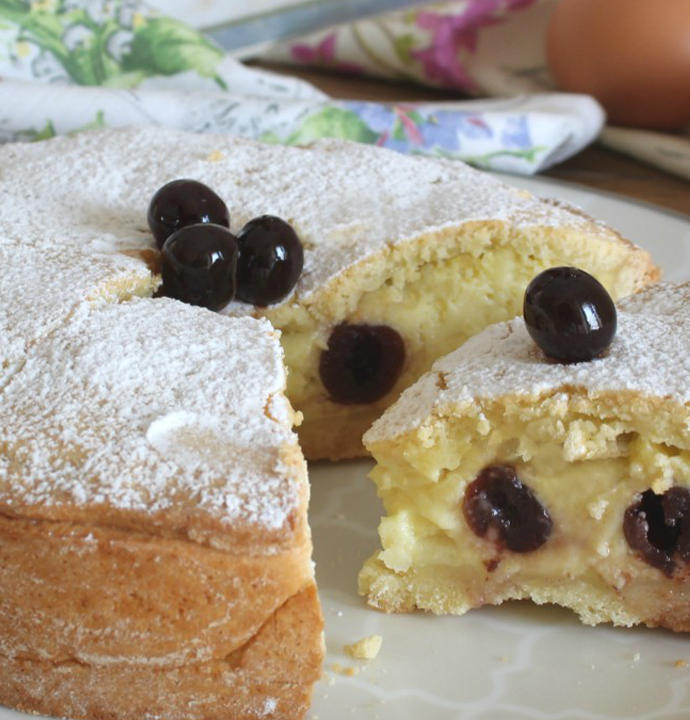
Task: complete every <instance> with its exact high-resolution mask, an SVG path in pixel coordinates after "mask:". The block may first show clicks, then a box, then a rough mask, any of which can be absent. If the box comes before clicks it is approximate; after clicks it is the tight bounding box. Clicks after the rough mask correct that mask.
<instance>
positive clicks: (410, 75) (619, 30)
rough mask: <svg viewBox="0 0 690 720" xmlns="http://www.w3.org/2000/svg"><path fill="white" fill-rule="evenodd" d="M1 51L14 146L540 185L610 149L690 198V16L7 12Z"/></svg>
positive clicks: (469, 0) (339, 4) (97, 5)
mask: <svg viewBox="0 0 690 720" xmlns="http://www.w3.org/2000/svg"><path fill="white" fill-rule="evenodd" d="M0 48H4V50H2V51H1V52H0V77H1V78H2V79H3V80H5V81H8V82H3V83H0V139H1V140H32V139H40V138H43V137H49V136H51V135H52V134H57V133H60V132H72V131H74V130H79V129H82V128H87V127H98V126H121V125H126V124H136V123H144V122H147V123H150V122H153V123H156V124H163V125H169V126H173V127H179V128H181V129H185V130H191V131H195V132H207V131H215V132H234V133H237V134H241V135H246V136H249V137H253V138H255V139H259V140H263V141H267V142H279V143H303V142H310V141H312V140H314V139H317V138H319V137H324V136H328V137H339V138H343V139H349V140H355V141H358V142H368V143H371V144H377V145H382V146H384V147H388V148H391V149H394V150H397V151H400V152H408V153H418V154H430V155H437V156H441V157H447V158H459V159H462V160H465V161H468V162H470V163H472V164H474V165H476V166H478V167H480V168H484V169H491V170H500V171H504V172H512V173H522V174H534V173H540V172H545V171H550V170H551V169H552V168H554V167H556V166H560V165H561V164H562V163H564V162H566V161H567V160H568V159H569V158H573V157H576V156H580V155H581V153H582V152H583V150H584V149H585V148H587V147H588V146H590V145H591V144H592V143H594V142H596V143H598V146H599V147H606V148H609V149H611V150H614V151H615V152H616V153H622V154H624V155H627V156H628V157H632V158H635V160H636V161H637V162H640V163H643V164H645V165H646V166H648V167H650V168H654V169H656V170H657V171H660V172H661V173H663V176H667V175H669V174H672V175H674V176H675V177H676V178H680V179H681V180H679V181H678V182H682V183H683V184H682V185H678V186H676V189H677V190H680V188H682V189H683V190H686V189H687V187H686V181H687V180H688V179H690V130H689V126H690V0H663V1H660V2H654V3H652V2H650V0H451V1H446V2H420V1H419V0H253V1H252V2H251V3H247V2H242V3H240V2H237V1H234V2H228V1H227V0H0ZM192 97H193V102H190V100H191V99H192ZM590 157H591V154H590ZM595 160H596V156H595ZM614 163H615V161H614ZM629 167H631V168H635V167H637V166H629ZM595 168H596V162H595ZM631 172H632V171H631ZM650 177H651V178H654V177H657V176H653V175H652V176H650ZM659 177H660V176H659ZM614 189H615V188H614Z"/></svg>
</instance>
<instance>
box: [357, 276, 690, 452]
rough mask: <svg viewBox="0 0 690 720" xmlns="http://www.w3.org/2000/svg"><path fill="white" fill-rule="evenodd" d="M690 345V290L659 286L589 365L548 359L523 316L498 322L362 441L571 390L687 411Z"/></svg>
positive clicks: (632, 308) (624, 306)
mask: <svg viewBox="0 0 690 720" xmlns="http://www.w3.org/2000/svg"><path fill="white" fill-rule="evenodd" d="M689 343H690V283H684V284H681V285H675V284H673V283H659V284H657V285H655V286H652V287H650V288H649V289H647V290H644V291H642V292H641V293H638V294H636V295H633V296H631V297H629V298H626V299H624V300H623V301H622V302H621V303H620V304H619V306H618V329H617V332H616V336H615V338H614V339H613V341H612V342H611V345H610V347H609V348H608V350H607V351H606V353H605V354H604V355H603V356H602V357H599V358H595V359H593V360H590V361H588V362H575V363H571V364H564V363H559V362H553V361H548V360H547V359H545V357H544V354H543V351H542V350H541V349H540V348H539V347H537V345H536V344H535V342H534V340H533V339H532V337H531V336H530V334H529V333H528V331H527V328H526V326H525V322H524V320H523V318H521V317H518V318H515V319H514V320H510V321H508V322H503V323H497V324H495V325H491V326H489V327H488V328H486V329H485V330H484V331H482V332H480V333H479V334H478V335H476V336H475V337H473V338H471V339H470V340H468V341H467V342H466V343H465V344H464V345H462V346H461V347H460V348H458V349H457V350H456V351H454V352H452V353H450V354H449V355H446V356H445V357H443V358H441V359H439V360H438V361H437V362H436V363H435V364H434V366H433V367H432V369H431V371H429V372H428V373H427V374H426V375H424V376H423V377H422V378H420V380H419V381H418V382H417V383H416V384H415V385H413V386H412V387H411V388H409V389H407V390H406V391H404V392H403V393H402V395H401V397H400V399H399V400H398V401H397V402H396V403H395V404H394V405H393V406H392V407H390V408H389V409H388V410H387V411H386V412H385V413H384V415H383V416H382V417H381V418H379V419H378V420H377V421H376V422H375V423H374V425H373V426H372V428H371V429H370V430H369V431H368V432H367V434H366V435H365V438H364V440H365V443H366V444H367V446H369V447H371V446H373V445H375V444H377V443H378V442H381V441H383V440H385V439H389V438H392V437H396V436H398V435H402V434H404V433H406V432H408V431H412V430H415V429H416V428H418V427H420V426H421V425H422V423H423V422H424V421H425V420H426V419H427V418H428V417H429V416H430V415H431V414H435V413H439V414H446V413H456V412H462V411H468V410H469V408H472V407H474V406H475V404H476V402H477V400H479V399H482V401H485V402H490V401H491V400H492V399H498V398H500V397H503V396H513V397H515V398H517V399H519V398H524V399H529V398H536V397H540V396H544V395H546V394H552V393H557V392H558V391H559V390H564V391H565V390H567V389H570V391H573V390H575V391H577V390H578V389H580V390H582V391H583V392H586V393H587V394H588V395H589V396H590V397H592V396H605V395H609V394H611V393H616V392H621V391H625V392H629V393H631V394H634V395H635V396H637V397H641V398H649V399H653V398H658V399H659V401H660V402H664V403H670V404H674V405H677V406H685V405H686V404H687V403H690V383H689V382H688V378H690V356H689V355H688V352H687V347H688V344H689ZM631 397H632V395H631Z"/></svg>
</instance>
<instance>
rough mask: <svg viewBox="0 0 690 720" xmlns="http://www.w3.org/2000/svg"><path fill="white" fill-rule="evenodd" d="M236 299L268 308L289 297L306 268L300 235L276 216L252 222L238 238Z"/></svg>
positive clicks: (264, 216) (263, 217)
mask: <svg viewBox="0 0 690 720" xmlns="http://www.w3.org/2000/svg"><path fill="white" fill-rule="evenodd" d="M237 242H238V245H239V249H240V257H239V260H238V262H237V299H238V300H242V301H243V302H246V303H251V304H252V305H260V306H262V307H265V306H266V305H271V304H272V303H276V302H278V301H279V300H282V299H283V298H284V297H286V296H287V295H289V294H290V291H291V290H292V288H294V287H295V285H296V283H297V281H298V280H299V276H300V275H301V274H302V268H303V267H304V250H303V249H302V243H301V242H300V239H299V238H298V237H297V233H296V232H295V231H294V230H293V229H292V227H291V226H290V225H288V223H286V222H285V221H284V220H281V219H280V218H278V217H274V216H273V215H262V216H261V217H258V218H254V219H253V220H250V221H249V222H248V223H247V224H246V225H245V226H244V227H243V228H242V230H241V231H240V233H239V235H238V236H237Z"/></svg>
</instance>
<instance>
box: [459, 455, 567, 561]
mask: <svg viewBox="0 0 690 720" xmlns="http://www.w3.org/2000/svg"><path fill="white" fill-rule="evenodd" d="M462 510H463V514H464V515H465V519H466V520H467V523H468V525H469V526H470V528H471V529H472V532H473V533H474V534H475V535H477V536H478V537H482V538H483V537H487V539H489V540H492V541H493V542H495V543H496V544H497V545H498V546H499V547H505V548H507V549H508V550H511V551H512V552H517V553H526V552H531V551H532V550H536V549H537V548H540V547H541V546H542V545H543V544H544V543H545V542H546V541H547V540H548V539H549V536H550V535H551V530H552V528H553V522H552V520H551V517H550V516H549V514H548V512H547V511H546V508H544V506H543V505H542V504H541V503H540V502H539V500H537V498H536V496H535V495H534V493H533V492H532V490H531V489H530V488H529V487H527V485H525V484H523V483H522V482H521V481H520V478H519V477H518V476H517V473H516V472H515V468H513V467H511V466H510V465H489V466H488V467H485V468H484V469H483V470H482V471H481V472H480V473H479V475H477V477H476V479H475V480H473V481H472V482H471V483H470V484H469V485H468V486H467V489H466V490H465V497H464V499H463V503H462Z"/></svg>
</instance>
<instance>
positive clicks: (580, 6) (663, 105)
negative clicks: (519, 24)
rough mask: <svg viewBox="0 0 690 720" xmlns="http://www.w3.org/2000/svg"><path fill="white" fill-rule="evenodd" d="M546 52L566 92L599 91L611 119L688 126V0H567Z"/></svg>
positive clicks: (556, 12)
mask: <svg viewBox="0 0 690 720" xmlns="http://www.w3.org/2000/svg"><path fill="white" fill-rule="evenodd" d="M547 57H548V61H549V66H550V69H551V73H552V75H553V78H554V80H555V81H556V83H557V85H558V86H559V87H560V89H562V90H565V91H567V92H579V93H588V94H590V95H593V96H594V97H595V98H596V99H597V100H599V102H600V103H601V104H602V105H603V106H604V108H605V110H606V112H607V114H608V117H609V122H611V123H613V124H617V125H631V126H635V127H642V128H657V129H674V128H679V127H682V126H684V125H687V124H689V123H690V0H561V2H560V3H558V5H557V6H556V7H555V9H554V11H553V14H552V15H551V18H550V21H549V29H548V35H547Z"/></svg>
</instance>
